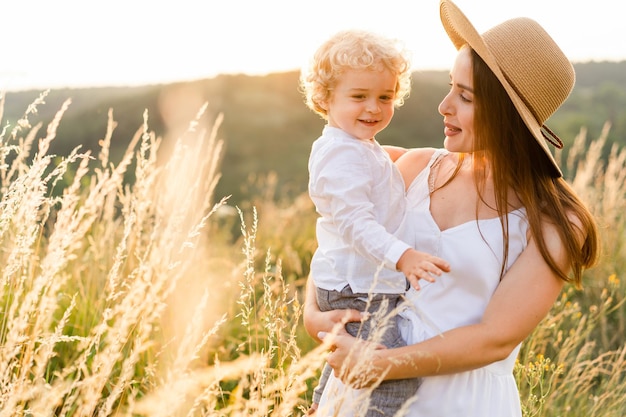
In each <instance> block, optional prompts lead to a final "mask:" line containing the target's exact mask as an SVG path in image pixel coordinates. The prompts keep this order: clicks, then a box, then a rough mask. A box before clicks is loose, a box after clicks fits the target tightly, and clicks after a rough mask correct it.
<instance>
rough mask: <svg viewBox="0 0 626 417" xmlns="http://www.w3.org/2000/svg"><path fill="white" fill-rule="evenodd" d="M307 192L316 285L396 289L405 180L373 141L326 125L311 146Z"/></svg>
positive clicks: (401, 285) (401, 282)
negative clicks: (313, 220) (313, 214)
mask: <svg viewBox="0 0 626 417" xmlns="http://www.w3.org/2000/svg"><path fill="white" fill-rule="evenodd" d="M309 195H310V197H311V199H312V200H313V203H314V204H315V207H316V210H317V212H318V213H319V214H320V217H319V218H318V220H317V226H316V233H317V243H318V249H317V250H316V252H315V254H314V255H313V259H312V261H311V276H312V278H313V280H314V282H315V285H317V286H318V287H320V288H324V289H327V290H341V289H342V288H344V287H345V286H346V284H349V285H350V287H351V289H352V291H353V292H355V293H357V292H359V293H361V292H362V293H367V292H370V291H373V292H379V293H400V292H404V290H405V289H406V280H405V277H404V274H402V272H399V271H397V270H396V264H397V262H398V259H400V256H401V255H402V254H403V253H404V252H405V251H406V250H407V249H408V248H409V247H410V245H409V244H408V243H406V242H405V241H403V240H402V239H401V237H402V233H403V232H405V229H406V228H404V227H402V226H403V222H404V216H405V213H406V199H405V195H406V194H405V189H404V181H403V179H402V176H401V174H400V172H399V170H398V168H397V167H396V166H395V165H394V164H393V162H392V161H391V159H390V158H389V155H388V154H387V152H386V151H385V150H384V149H383V148H382V147H381V146H380V144H379V143H378V142H377V141H376V140H370V141H366V140H359V139H356V138H354V137H352V136H350V135H349V134H347V133H345V132H344V131H342V130H341V129H338V128H334V127H330V126H328V125H327V126H325V127H324V130H323V132H322V136H320V137H319V138H318V139H317V140H316V141H315V142H314V143H313V146H312V149H311V155H310V158H309Z"/></svg>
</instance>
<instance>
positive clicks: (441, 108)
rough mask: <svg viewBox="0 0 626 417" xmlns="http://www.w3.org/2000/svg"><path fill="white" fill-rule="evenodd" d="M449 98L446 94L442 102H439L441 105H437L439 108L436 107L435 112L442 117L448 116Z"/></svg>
mask: <svg viewBox="0 0 626 417" xmlns="http://www.w3.org/2000/svg"><path fill="white" fill-rule="evenodd" d="M449 97H450V94H446V96H445V97H444V98H443V100H441V103H439V106H437V110H438V111H439V114H440V115H442V116H445V115H446V114H450V103H449V100H448V98H449Z"/></svg>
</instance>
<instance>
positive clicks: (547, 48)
mask: <svg viewBox="0 0 626 417" xmlns="http://www.w3.org/2000/svg"><path fill="white" fill-rule="evenodd" d="M439 9H440V15H441V22H442V23H443V27H444V28H445V30H446V32H447V33H448V36H449V37H450V40H451V41H452V43H453V44H454V46H455V47H456V48H457V49H460V48H461V47H462V46H463V45H465V44H468V45H469V46H470V47H471V48H472V49H473V50H474V51H476V53H477V54H478V55H479V56H480V57H481V58H482V59H483V60H484V61H485V63H486V64H487V65H488V66H489V68H490V69H491V70H492V71H493V73H494V74H495V76H496V77H497V78H498V80H500V83H502V85H503V86H504V88H505V89H506V92H507V93H508V95H509V97H510V98H511V100H512V101H513V104H514V105H515V108H516V109H517V111H518V112H519V114H520V115H521V116H522V119H523V120H524V123H525V124H526V126H528V129H530V131H531V133H532V134H533V136H534V137H535V139H537V142H538V143H539V145H541V147H542V149H543V150H544V151H545V153H546V155H548V158H549V159H550V161H551V162H552V165H553V166H554V168H555V169H556V174H557V176H561V175H562V173H561V170H560V169H559V167H558V165H557V163H556V161H555V159H554V157H553V155H552V152H551V151H550V148H549V147H548V143H547V142H550V143H551V144H552V145H554V146H556V147H557V148H559V149H561V148H562V147H563V142H562V141H561V139H559V137H558V136H556V135H555V134H554V133H553V132H552V131H551V130H550V129H548V127H547V126H545V125H544V123H545V121H546V120H548V118H549V117H550V116H551V115H552V114H553V113H554V112H555V111H556V110H557V109H558V108H559V107H560V106H561V104H563V102H564V101H565V99H567V97H568V96H569V94H570V92H571V91H572V88H573V87H574V80H575V75H574V68H573V67H572V64H571V63H570V62H569V60H568V59H567V57H566V56H565V54H563V52H562V51H561V49H560V48H559V47H558V46H557V44H556V43H555V42H554V40H553V39H552V38H551V37H550V35H548V33H547V32H546V31H545V30H544V29H543V28H542V27H541V26H540V25H539V24H538V23H537V22H535V21H534V20H531V19H528V18H524V17H522V18H516V19H511V20H507V21H505V22H503V23H500V24H499V25H497V26H494V27H493V28H491V29H489V30H488V31H486V32H485V33H483V34H482V35H480V34H479V33H478V32H477V31H476V29H475V28H474V26H473V25H472V24H471V23H470V21H469V20H468V19H467V17H465V15H464V14H463V12H461V10H459V8H458V7H457V6H456V5H455V4H454V3H452V2H451V1H449V0H440V2H439Z"/></svg>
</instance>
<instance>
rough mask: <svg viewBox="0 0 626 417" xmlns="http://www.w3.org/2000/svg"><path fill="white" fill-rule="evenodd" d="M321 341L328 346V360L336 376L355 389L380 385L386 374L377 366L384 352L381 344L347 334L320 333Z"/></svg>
mask: <svg viewBox="0 0 626 417" xmlns="http://www.w3.org/2000/svg"><path fill="white" fill-rule="evenodd" d="M318 337H319V339H320V340H322V341H323V342H324V343H326V344H327V345H328V349H329V350H330V353H329V355H328V357H327V358H326V361H327V362H328V364H329V365H330V366H331V367H332V368H333V370H334V373H335V376H336V377H338V378H339V379H341V380H342V381H343V382H344V383H345V384H348V385H350V386H352V387H353V388H357V389H358V388H366V387H369V386H371V385H373V384H378V383H380V382H381V381H382V380H383V378H384V376H385V373H384V372H382V369H380V368H378V367H377V366H376V365H375V361H376V359H378V358H379V357H380V353H381V351H382V350H384V349H386V348H385V346H384V345H381V344H380V343H372V342H367V341H365V340H362V339H358V338H356V337H353V336H351V335H349V334H347V333H344V334H331V333H326V332H320V334H319V335H318Z"/></svg>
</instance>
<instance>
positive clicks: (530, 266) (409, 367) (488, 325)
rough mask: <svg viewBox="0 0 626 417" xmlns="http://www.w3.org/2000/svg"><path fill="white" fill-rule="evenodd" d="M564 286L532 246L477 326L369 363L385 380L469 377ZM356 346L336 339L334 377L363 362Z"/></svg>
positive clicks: (533, 322)
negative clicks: (466, 373)
mask: <svg viewBox="0 0 626 417" xmlns="http://www.w3.org/2000/svg"><path fill="white" fill-rule="evenodd" d="M544 227H545V228H546V230H545V238H546V244H547V246H548V249H549V250H550V251H551V253H554V254H556V256H555V259H556V260H558V263H559V264H560V265H569V263H568V262H567V260H566V259H565V257H566V256H565V252H564V250H563V245H562V243H561V241H560V238H559V237H558V233H556V230H555V228H554V226H549V225H546V226H544ZM563 285H564V282H563V281H562V280H561V279H560V278H558V277H557V276H556V275H555V274H554V273H553V272H552V270H551V269H550V268H549V267H548V265H547V264H546V262H545V261H544V260H543V257H542V256H541V254H540V253H539V250H538V248H537V246H536V245H535V244H534V242H533V241H530V242H529V244H528V246H527V248H526V249H525V250H524V251H523V252H522V254H521V255H520V257H519V258H518V259H517V260H516V262H515V263H514V265H513V266H512V268H511V269H510V270H509V271H508V272H507V274H506V275H505V277H504V278H503V280H502V282H501V283H500V284H499V286H498V288H497V289H496V291H495V293H494V295H493V296H492V298H491V300H490V302H489V305H488V306H487V309H486V310H485V313H484V315H483V319H482V320H481V322H480V323H477V324H474V325H468V326H463V327H459V328H456V329H452V330H450V331H447V332H444V333H443V334H442V335H441V336H436V337H433V338H431V339H428V340H426V341H424V342H421V343H417V344H414V345H410V346H406V347H402V348H396V349H385V350H378V351H374V358H373V362H372V363H373V365H374V366H375V368H376V370H377V374H378V375H380V374H381V373H382V371H383V370H386V371H387V373H386V376H385V379H402V378H413V377H420V376H432V375H442V374H450V373H456V372H462V371H468V370H472V369H476V368H479V367H482V366H486V365H488V364H491V363H493V362H496V361H499V360H502V359H504V358H506V357H507V356H508V355H509V354H510V353H511V352H512V350H513V349H514V348H515V347H516V346H517V345H518V344H519V343H521V342H522V341H523V340H524V339H525V338H526V337H527V336H528V335H529V334H530V333H531V332H532V331H533V329H534V328H535V327H536V326H537V325H538V324H539V322H540V321H541V320H542V319H543V318H544V317H545V316H546V315H547V314H548V312H549V311H550V309H551V307H552V305H553V304H554V302H555V300H556V298H557V297H558V295H559V293H560V291H561V289H562V288H563ZM360 343H364V342H362V341H357V340H356V339H352V338H350V337H347V336H343V335H338V336H336V337H335V339H334V342H333V348H335V351H334V352H333V353H331V354H330V355H329V357H328V362H329V363H330V364H331V366H333V368H334V369H335V373H336V374H338V375H341V372H340V369H341V366H342V365H344V368H345V369H353V368H355V367H357V366H358V364H359V363H360V362H362V361H363V356H362V352H364V349H363V346H358V347H357V349H359V352H360V354H358V355H349V351H350V349H351V348H352V347H353V346H354V345H358V344H360ZM341 376H342V378H343V379H344V380H349V379H350V378H349V377H348V376H346V375H341ZM376 377H377V375H372V378H376ZM361 385H363V384H361Z"/></svg>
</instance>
